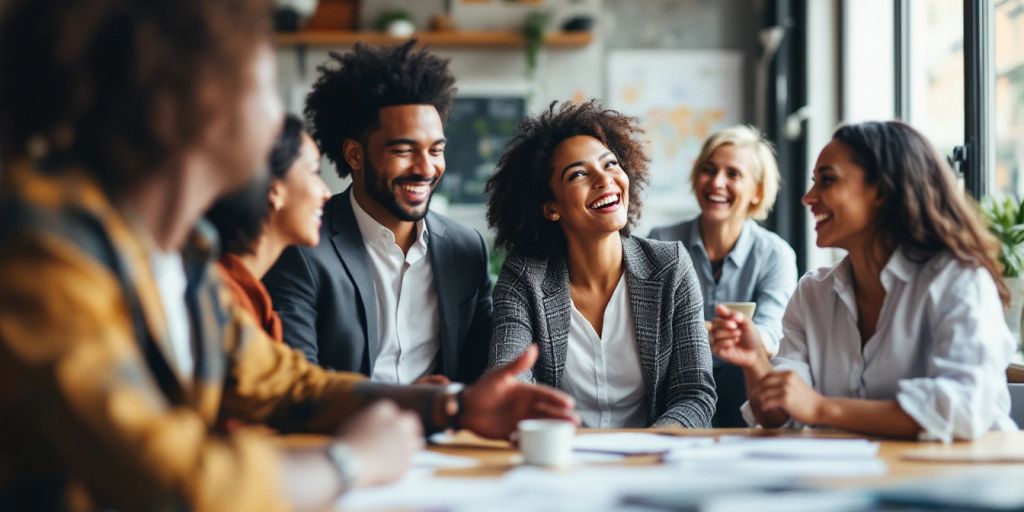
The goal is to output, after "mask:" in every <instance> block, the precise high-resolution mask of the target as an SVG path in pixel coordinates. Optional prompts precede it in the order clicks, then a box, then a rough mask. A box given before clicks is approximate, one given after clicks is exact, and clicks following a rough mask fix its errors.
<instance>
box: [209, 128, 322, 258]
mask: <svg viewBox="0 0 1024 512" xmlns="http://www.w3.org/2000/svg"><path fill="white" fill-rule="evenodd" d="M302 133H303V123H302V119H300V118H299V117H298V116H296V115H295V114H288V115H287V116H285V119H284V125H283V126H282V128H281V133H280V135H278V137H277V142H275V143H274V148H273V149H272V150H271V152H270V158H269V160H268V164H269V165H268V167H267V168H268V170H269V171H270V173H269V176H267V175H263V174H261V175H260V176H258V177H256V178H254V179H253V180H252V181H251V182H249V184H248V185H246V186H244V187H242V188H241V189H239V190H237V191H235V192H232V193H230V194H227V195H224V196H222V197H220V198H219V199H217V201H216V202H215V203H213V206H211V207H210V209H209V210H208V211H207V212H206V220H208V221H210V223H211V224H213V227H215V228H216V229H217V234H218V235H219V237H220V246H221V250H222V251H223V252H229V253H232V254H247V253H251V252H252V251H253V243H254V242H256V239H257V238H259V236H260V235H261V234H263V229H264V224H265V223H266V221H267V219H268V218H269V217H270V201H269V200H268V199H267V195H268V194H269V193H270V185H271V183H273V180H283V179H284V178H285V177H286V176H288V171H289V170H291V168H292V164H294V163H295V160H297V159H298V158H299V152H300V151H301V149H302Z"/></svg>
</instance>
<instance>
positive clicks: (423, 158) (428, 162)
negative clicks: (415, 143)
mask: <svg viewBox="0 0 1024 512" xmlns="http://www.w3.org/2000/svg"><path fill="white" fill-rule="evenodd" d="M415 155H416V156H415V157H414V158H413V162H412V172H413V173H414V174H416V175H417V176H421V177H423V178H424V179H432V178H433V177H434V175H435V174H437V172H436V169H435V168H434V165H433V158H432V157H431V155H430V150H423V151H417V152H416V153H415Z"/></svg>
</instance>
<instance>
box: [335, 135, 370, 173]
mask: <svg viewBox="0 0 1024 512" xmlns="http://www.w3.org/2000/svg"><path fill="white" fill-rule="evenodd" d="M341 154H342V156H344V157H345V163H347V164H348V166H349V167H351V168H352V171H353V172H359V173H360V175H362V172H363V161H364V159H365V158H366V152H365V151H364V150H363V145H362V144H360V143H359V141H357V140H355V139H345V142H343V143H342V146H341Z"/></svg>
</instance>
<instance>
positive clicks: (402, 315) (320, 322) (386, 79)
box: [264, 41, 491, 384]
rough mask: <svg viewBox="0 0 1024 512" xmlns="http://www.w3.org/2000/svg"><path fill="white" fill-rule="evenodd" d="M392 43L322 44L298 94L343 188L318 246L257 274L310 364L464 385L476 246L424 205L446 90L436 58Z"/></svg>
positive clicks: (487, 325)
mask: <svg viewBox="0 0 1024 512" xmlns="http://www.w3.org/2000/svg"><path fill="white" fill-rule="evenodd" d="M415 45H416V43H415V41H410V42H408V43H405V44H403V45H399V46H392V47H385V48H371V47H368V46H365V45H362V44H357V45H356V46H355V47H354V49H353V50H352V51H351V52H348V53H344V54H340V53H335V52H332V53H331V58H330V61H329V62H328V63H326V64H325V65H322V66H320V67H319V73H320V76H319V78H318V79H317V81H316V83H315V84H314V86H313V89H312V92H310V94H309V96H308V98H307V99H306V110H305V114H306V117H307V118H308V119H309V121H310V128H311V130H310V131H311V133H312V135H313V138H314V139H315V140H316V142H317V144H318V145H319V146H320V149H321V151H322V152H323V154H325V155H326V156H327V158H328V159H330V160H331V161H332V162H333V163H334V164H335V166H336V167H337V170H338V175H339V176H340V177H341V178H343V179H344V178H351V180H352V184H351V186H350V187H349V188H348V189H347V190H346V191H344V192H342V193H340V194H337V195H335V196H334V197H332V198H331V199H330V200H329V201H328V202H327V203H326V204H325V205H324V209H323V217H322V218H323V224H322V227H321V236H320V244H319V245H318V246H316V247H312V248H307V247H295V248H291V249H289V250H287V251H286V252H285V253H284V254H283V255H282V256H281V259H280V260H278V262H277V264H276V265H275V266H274V268H272V269H271V271H270V272H269V273H268V274H267V276H266V277H265V278H264V282H265V283H266V285H267V288H268V289H269V291H270V293H271V295H272V296H273V300H274V304H275V307H276V308H277V310H278V313H279V314H280V315H281V319H282V321H283V324H284V333H285V336H284V339H285V340H287V342H288V343H289V344H291V345H292V346H293V347H295V348H297V349H299V350H301V351H302V352H303V353H304V354H305V355H306V357H307V358H308V359H309V360H310V361H312V362H315V363H318V364H320V365H322V366H324V367H327V368H331V369H335V370H347V371H357V372H362V373H364V374H366V375H369V376H370V377H371V378H372V379H373V380H375V381H380V382H386V383H396V384H409V383H414V382H418V383H424V382H427V383H435V384H445V383H448V382H449V381H461V382H472V381H473V380H475V379H476V378H477V377H478V376H479V375H480V374H481V373H482V372H483V369H484V366H485V365H486V358H487V346H488V339H489V337H490V331H491V280H490V275H489V274H488V258H487V246H486V244H485V243H484V240H483V237H482V236H480V234H479V233H478V232H476V231H475V230H473V229H470V228H467V227H465V226H461V225H459V224H457V223H455V222H453V221H452V220H450V219H448V218H446V217H444V216H442V215H439V214H437V213H433V212H430V211H429V210H430V198H431V196H432V194H433V192H434V190H435V188H436V187H437V184H438V183H439V181H440V180H441V177H442V175H443V174H444V171H445V159H444V152H445V144H446V140H445V135H444V123H445V121H446V120H447V117H448V113H449V111H450V109H451V105H452V99H453V96H454V94H455V90H456V89H455V78H454V77H453V76H452V74H451V72H450V71H449V69H448V61H447V60H446V59H442V58H439V57H437V56H435V55H432V54H431V53H429V52H427V51H426V50H422V49H419V50H417V49H416V48H415Z"/></svg>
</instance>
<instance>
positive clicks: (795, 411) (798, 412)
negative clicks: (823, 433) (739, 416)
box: [750, 370, 825, 425]
mask: <svg viewBox="0 0 1024 512" xmlns="http://www.w3.org/2000/svg"><path fill="white" fill-rule="evenodd" d="M753 392H754V396H751V397H750V398H751V401H752V402H753V401H756V402H757V403H758V404H759V406H760V408H761V410H763V411H773V410H781V411H784V412H785V413H786V414H788V415H789V417H791V418H793V419H795V420H797V421H799V422H800V423H803V424H805V425H816V424H819V423H821V420H820V419H821V411H822V407H823V405H824V403H825V397H823V396H821V395H820V394H818V392H817V391H814V389H813V388H811V386H810V385H808V384H807V382H805V381H804V379H803V378H801V377H800V375H798V374H797V373H796V372H793V371H790V370H786V371H780V372H772V373H769V374H768V375H767V376H765V377H764V378H763V379H761V380H760V381H759V382H758V383H757V385H756V386H755V388H754V390H753Z"/></svg>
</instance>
